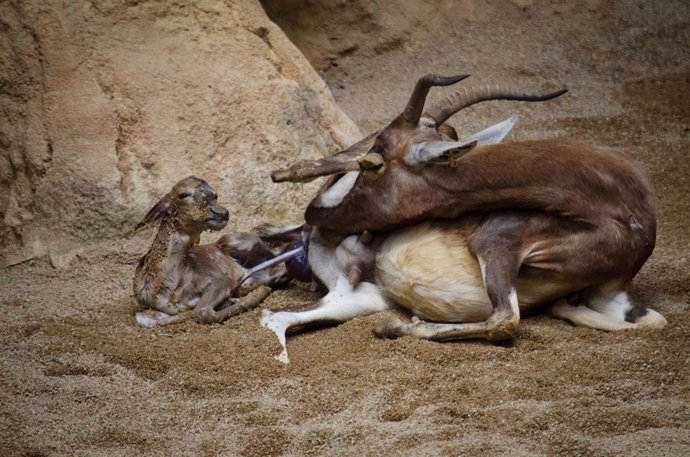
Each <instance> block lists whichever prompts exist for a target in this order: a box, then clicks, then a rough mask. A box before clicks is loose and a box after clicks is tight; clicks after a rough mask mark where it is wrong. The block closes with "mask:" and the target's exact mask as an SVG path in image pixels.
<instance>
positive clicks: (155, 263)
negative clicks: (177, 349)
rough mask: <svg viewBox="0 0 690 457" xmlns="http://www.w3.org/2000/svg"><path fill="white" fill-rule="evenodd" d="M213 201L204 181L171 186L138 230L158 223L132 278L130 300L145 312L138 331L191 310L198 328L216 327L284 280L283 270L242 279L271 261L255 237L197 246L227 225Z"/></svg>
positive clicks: (225, 216)
mask: <svg viewBox="0 0 690 457" xmlns="http://www.w3.org/2000/svg"><path fill="white" fill-rule="evenodd" d="M217 199H218V195H217V194H216V193H215V192H214V191H213V189H212V188H211V186H210V185H209V184H208V183H207V182H206V181H204V180H203V179H199V178H195V177H193V176H190V177H188V178H185V179H183V180H181V181H180V182H178V183H177V184H175V185H174V186H173V188H172V190H170V192H168V193H167V194H166V195H165V196H164V197H163V198H162V199H161V200H160V201H159V202H158V203H156V205H155V206H154V207H153V208H151V210H150V211H149V212H148V214H146V216H145V217H144V220H143V221H142V222H141V223H140V224H139V226H142V225H145V224H149V223H151V222H154V221H157V220H160V225H159V227H158V233H157V234H156V238H155V239H154V240H153V244H152V245H151V248H150V249H149V251H148V252H147V253H146V254H145V255H144V256H143V257H142V258H141V259H140V260H139V264H138V265H137V269H136V273H135V275H134V296H135V298H136V300H137V302H138V303H139V304H140V305H141V306H143V307H146V308H150V310H148V311H146V312H138V313H137V314H136V320H137V322H138V323H139V324H140V325H142V326H144V327H155V326H157V325H165V324H169V323H172V322H177V321H179V320H180V319H181V316H180V314H179V313H180V311H183V310H186V309H191V308H195V310H194V311H195V315H196V318H197V321H198V322H200V323H204V324H210V323H214V322H221V321H223V320H225V319H227V318H229V317H232V316H234V315H236V314H239V313H242V312H244V311H248V310H250V309H252V308H255V307H256V306H258V305H259V303H261V302H262V301H263V300H264V299H265V298H266V297H268V295H269V294H270V293H271V289H270V288H269V287H267V286H269V285H280V284H282V283H284V282H285V281H286V280H289V278H288V277H287V274H286V272H285V269H284V268H283V269H282V270H279V271H277V272H275V273H272V274H271V273H268V272H267V271H261V272H258V273H256V274H254V275H252V277H250V278H248V279H246V278H245V275H246V273H247V271H248V270H247V269H245V267H247V268H249V267H252V266H254V265H253V263H258V262H260V261H263V260H265V259H266V258H268V257H272V256H273V255H274V254H273V253H272V252H271V251H270V250H269V248H268V247H266V246H265V245H264V244H263V243H262V242H261V240H260V239H259V238H258V237H257V236H255V235H250V234H231V235H225V236H223V237H221V238H220V239H219V240H218V241H217V242H215V243H211V244H204V245H200V244H199V239H200V236H201V233H202V232H203V231H205V230H213V231H215V230H220V229H222V228H223V227H225V225H226V224H227V223H228V210H227V209H225V208H224V207H222V206H220V205H218V204H217ZM235 259H241V260H244V261H245V262H247V264H245V265H244V266H242V265H240V264H239V263H238V262H237V261H236V260H235ZM252 259H253V260H252ZM245 279H246V280H245ZM238 297H239V298H238Z"/></svg>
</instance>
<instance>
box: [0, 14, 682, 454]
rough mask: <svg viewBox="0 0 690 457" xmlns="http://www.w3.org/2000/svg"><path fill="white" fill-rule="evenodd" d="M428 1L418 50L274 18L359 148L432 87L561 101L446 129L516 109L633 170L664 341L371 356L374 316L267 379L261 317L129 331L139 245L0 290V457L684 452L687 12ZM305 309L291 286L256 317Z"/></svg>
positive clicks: (103, 248) (387, 34) (566, 332)
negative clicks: (653, 195) (650, 233)
mask: <svg viewBox="0 0 690 457" xmlns="http://www.w3.org/2000/svg"><path fill="white" fill-rule="evenodd" d="M293 3H294V2H293ZM392 3H395V2H392ZM441 3H442V4H443V5H445V6H446V7H444V8H445V9H444V8H440V9H439V11H440V13H439V14H441V16H440V17H435V18H434V22H433V23H434V27H435V29H434V33H431V32H429V31H427V32H425V33H422V32H416V34H415V33H407V32H406V30H407V29H405V27H407V25H408V23H411V24H413V25H414V24H416V25H415V26H416V27H420V22H419V20H417V22H416V23H415V18H414V17H410V15H409V14H408V15H407V16H406V15H405V14H400V15H399V20H398V22H396V21H395V20H393V19H391V18H396V17H398V16H397V12H396V11H395V10H394V9H392V8H391V9H389V10H382V11H381V12H379V13H375V14H374V15H373V16H371V15H370V16H369V19H368V21H369V22H365V24H364V25H366V27H369V28H370V30H365V29H364V25H361V24H360V23H359V22H358V23H357V24H360V25H358V26H357V27H360V28H357V27H352V24H349V25H348V24H347V23H344V24H341V23H338V22H337V20H336V19H333V17H332V16H328V17H326V18H324V17H322V16H323V15H324V14H326V13H327V11H326V12H324V11H322V10H319V9H318V5H316V6H314V3H313V2H312V3H309V5H311V6H306V7H305V10H304V11H301V12H300V14H301V15H302V16H300V19H299V21H306V23H305V24H301V26H300V24H299V21H298V20H297V19H296V18H295V17H293V16H290V15H287V14H286V13H284V12H280V11H278V12H277V13H276V12H275V11H274V13H275V14H278V13H280V14H282V16H280V15H278V16H277V17H275V20H276V21H277V22H279V24H280V25H281V26H283V27H284V28H285V30H286V31H287V32H288V34H289V35H290V37H291V38H292V39H293V40H294V41H295V43H297V44H298V46H300V47H301V48H302V49H303V50H304V52H305V54H306V55H307V56H308V57H309V58H310V59H311V60H312V62H314V65H315V66H317V68H320V69H321V70H322V76H323V77H324V79H325V80H326V81H327V82H328V84H329V86H330V87H331V89H332V90H333V92H334V95H335V97H336V99H337V101H338V102H339V103H340V104H341V106H342V107H343V108H344V109H345V111H346V112H347V113H348V114H349V115H350V116H351V117H352V118H353V119H354V120H355V121H356V122H357V123H358V124H359V125H360V126H361V128H362V130H363V132H364V133H366V132H368V131H371V130H373V129H375V128H380V127H382V126H383V125H385V123H386V122H387V121H388V120H389V119H390V118H391V117H392V116H393V115H394V114H396V112H397V111H398V110H399V109H401V107H402V106H404V103H405V101H406V98H407V96H408V94H409V90H410V88H411V86H412V85H413V84H414V81H415V79H416V77H417V76H418V75H420V74H422V73H424V72H426V71H430V70H433V71H436V72H439V73H454V72H471V73H473V74H474V75H475V76H474V77H473V78H472V79H476V81H477V82H481V81H492V82H514V83H519V84H521V85H523V86H525V85H529V86H532V87H533V86H535V85H537V86H539V87H541V85H548V84H551V85H552V86H558V85H560V84H566V85H567V86H568V87H569V88H570V90H571V92H570V93H569V95H568V96H567V97H564V98H562V99H560V100H558V101H554V102H550V103H549V104H543V105H538V106H537V105H529V106H525V105H518V104H505V103H504V104H501V103H492V104H486V106H481V107H477V108H471V109H470V110H468V111H467V113H466V114H463V115H462V116H458V118H459V119H457V120H455V121H454V122H455V125H456V126H458V127H459V128H460V130H461V132H465V133H469V132H470V131H472V130H475V129H477V128H481V127H482V126H484V125H487V124H488V123H490V122H495V121H498V120H501V119H503V118H504V117H507V115H509V114H511V113H513V112H517V113H518V114H519V115H520V116H521V124H519V126H518V128H517V130H516V131H515V133H514V134H513V135H512V138H513V139H522V138H538V137H557V136H573V137H579V138H584V139H587V140H590V141H593V142H596V143H601V144H607V145H611V146H616V147H621V148H624V149H626V150H627V151H628V152H629V153H630V154H631V155H633V156H634V157H636V158H638V159H639V160H640V161H642V162H644V163H645V164H647V166H648V167H649V170H650V174H651V177H652V180H653V182H654V184H655V187H656V189H657V196H658V213H659V214H658V215H659V233H658V244H657V249H656V251H655V253H654V255H653V256H652V258H651V259H650V260H649V262H648V263H647V264H646V265H645V267H644V268H643V270H642V272H641V273H640V275H639V276H638V277H637V279H636V281H635V283H634V289H633V291H634V292H635V293H636V295H637V297H638V299H639V300H641V301H643V302H644V303H646V304H648V305H649V306H652V307H653V308H655V309H657V310H658V311H660V312H662V313H663V314H664V315H665V316H666V317H667V319H668V321H669V325H668V326H667V327H666V328H664V329H663V330H657V331H628V332H621V333H604V332H599V331H594V330H589V329H583V328H575V327H572V326H571V325H569V324H567V323H565V322H562V321H558V320H555V319H553V318H551V317H548V316H534V317H530V318H527V319H524V320H523V322H522V323H521V328H520V335H519V337H518V339H517V340H516V341H515V343H514V344H512V345H508V346H493V345H489V344H484V343H467V342H463V343H455V344H438V343H432V342H426V341H418V340H414V339H411V338H403V339H400V340H396V341H383V340H378V339H376V338H374V337H373V335H372V334H371V327H372V326H373V324H374V323H375V322H377V320H378V319H380V318H381V317H382V316H380V315H379V316H376V315H374V316H368V317H365V318H359V319H355V320H353V321H350V322H348V323H345V324H343V325H340V326H337V327H332V328H324V329H318V330H314V331H311V332H307V333H303V334H299V335H296V336H293V337H292V338H291V339H290V340H289V342H288V345H289V350H290V357H291V360H292V363H291V364H290V365H289V366H283V365H281V364H280V363H278V362H277V361H275V360H274V359H273V356H274V355H275V354H277V353H278V351H279V345H278V343H277V341H276V340H275V337H274V336H273V335H272V334H271V333H269V332H268V331H266V330H264V329H261V328H260V327H259V324H258V316H259V311H258V310H256V311H252V312H249V313H247V314H244V315H242V316H239V317H237V318H234V319H232V320H231V321H229V322H227V323H226V324H224V325H214V326H201V325H198V324H196V323H194V322H191V321H187V322H184V323H182V324H179V325H173V326H169V327H165V328H161V329H156V330H145V329H142V328H138V327H136V326H135V325H134V321H133V317H132V314H133V311H134V309H135V308H134V305H133V303H132V301H131V298H130V293H131V279H132V276H133V272H134V266H135V264H136V261H137V260H138V257H139V256H140V255H141V254H142V253H143V252H144V251H145V249H146V247H147V243H148V242H150V239H151V237H152V236H153V234H152V233H151V232H145V233H140V234H138V235H137V236H135V237H133V238H131V239H121V240H112V241H109V242H104V243H101V244H99V245H95V246H90V247H86V248H85V249H84V250H83V251H81V252H80V253H79V255H78V256H76V257H75V258H74V260H73V261H72V262H71V263H70V264H69V266H68V267H66V268H60V269H58V268H53V267H52V266H51V265H50V263H49V262H47V261H45V260H35V261H31V262H27V263H24V264H21V265H17V266H14V267H10V268H7V269H5V270H3V271H1V272H0V385H1V386H2V387H1V389H0V398H1V403H0V454H2V455H32V456H39V455H41V456H42V455H246V456H260V455H294V456H301V455H384V454H385V455H415V456H426V455H556V454H558V455H587V456H599V455H602V456H603V455H626V456H637V455H639V456H643V455H654V456H665V455H678V456H684V455H690V344H689V343H690V327H689V326H688V325H687V321H688V320H689V319H690V285H689V284H690V281H689V280H690V268H689V255H690V254H689V249H688V248H689V247H690V236H689V233H690V230H689V229H688V227H689V226H690V191H689V189H690V163H689V161H688V158H689V152H688V139H689V137H690V129H689V122H688V120H689V118H690V100H689V98H688V89H690V53H689V51H688V49H690V47H689V46H690V38H689V36H688V34H689V32H688V30H690V7H688V5H687V3H685V2H682V1H679V2H615V4H616V5H617V6H616V7H608V6H605V5H608V2H604V3H602V5H604V6H601V5H600V4H599V3H598V2H588V3H587V7H586V8H585V7H576V6H563V5H570V4H571V3H576V2H564V4H561V3H560V2H556V3H553V4H552V3H550V2H546V4H545V6H542V7H540V8H539V9H535V8H529V7H528V8H526V9H523V8H519V7H516V6H514V5H513V4H512V3H510V2H492V3H491V4H490V5H489V6H482V7H481V8H480V7H478V6H473V4H471V2H459V3H460V4H462V5H463V8H459V9H458V17H454V16H453V15H452V12H453V9H452V8H447V5H448V4H449V3H452V2H441ZM513 3H516V4H521V5H529V4H530V3H531V2H513ZM577 3H580V2H577ZM611 3H613V2H611ZM357 4H358V3H357V2H352V3H350V4H348V5H349V6H348V5H345V6H343V7H342V8H355V7H356V6H357ZM353 5H354V6H353ZM470 7H471V8H470ZM345 12H346V13H348V14H342V17H344V18H349V17H355V18H356V17H358V16H357V15H356V14H349V13H352V11H349V10H348V11H345ZM305 18H306V19H305ZM353 20H354V19H353ZM329 21H330V22H329ZM310 24H311V25H312V26H310ZM372 24H373V25H372ZM422 25H423V24H422ZM298 26H299V27H298ZM403 26H405V27H403ZM420 34H421V35H420ZM367 36H368V37H369V38H368V40H369V41H363V42H362V43H361V45H360V46H358V47H357V48H356V49H354V50H349V51H348V49H350V44H349V42H350V41H351V40H363V39H364V38H362V37H367ZM410 36H411V37H413V38H414V40H412V38H409V37H410ZM406 37H407V38H406ZM314 43H321V44H322V45H323V46H315V45H314ZM333 43H337V45H333ZM342 43H344V44H342ZM382 43H383V44H386V43H388V44H387V46H382ZM329 46H331V47H329ZM343 46H344V48H343V49H340V51H343V52H339V48H341V47H343ZM324 62H325V63H324ZM333 64H335V65H333ZM467 82H468V83H469V82H470V80H467ZM434 96H438V95H437V94H435V95H434ZM231 203H232V202H226V204H231ZM236 225H237V226H239V227H241V223H237V224H236ZM242 228H246V227H242ZM56 260H60V259H56ZM317 297H318V295H317V294H315V293H313V292H310V291H308V289H307V288H306V287H304V286H300V285H296V286H295V287H294V288H292V289H289V290H285V291H279V292H276V293H275V294H273V295H272V296H271V297H270V298H269V299H268V300H267V301H266V302H265V304H264V305H263V306H264V307H274V308H280V307H292V306H297V305H299V304H304V303H308V302H311V301H313V300H315V299H316V298H317Z"/></svg>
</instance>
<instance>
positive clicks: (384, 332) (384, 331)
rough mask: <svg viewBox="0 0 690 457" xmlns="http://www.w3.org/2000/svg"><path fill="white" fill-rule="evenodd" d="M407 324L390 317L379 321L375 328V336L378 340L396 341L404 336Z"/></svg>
mask: <svg viewBox="0 0 690 457" xmlns="http://www.w3.org/2000/svg"><path fill="white" fill-rule="evenodd" d="M404 328H405V323H404V322H403V321H402V320H400V318H398V317H395V316H389V317H387V318H385V319H383V320H381V321H379V322H378V323H377V324H376V325H375V326H374V329H373V331H374V335H376V336H377V337H378V338H388V339H391V340H394V339H396V338H399V337H401V336H403V335H404V332H403V329H404Z"/></svg>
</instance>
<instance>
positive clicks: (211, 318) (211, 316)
mask: <svg viewBox="0 0 690 457" xmlns="http://www.w3.org/2000/svg"><path fill="white" fill-rule="evenodd" d="M194 315H195V316H196V321H197V322H198V323H199V324H215V323H216V322H220V319H219V318H218V315H217V314H216V312H215V311H213V310H212V309H199V308H197V309H196V310H195V311H194Z"/></svg>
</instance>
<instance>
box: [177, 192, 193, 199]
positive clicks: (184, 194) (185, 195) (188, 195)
mask: <svg viewBox="0 0 690 457" xmlns="http://www.w3.org/2000/svg"><path fill="white" fill-rule="evenodd" d="M191 196H192V194H190V193H187V192H182V193H181V194H180V195H178V196H177V198H179V199H180V200H183V199H185V198H187V197H191Z"/></svg>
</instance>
